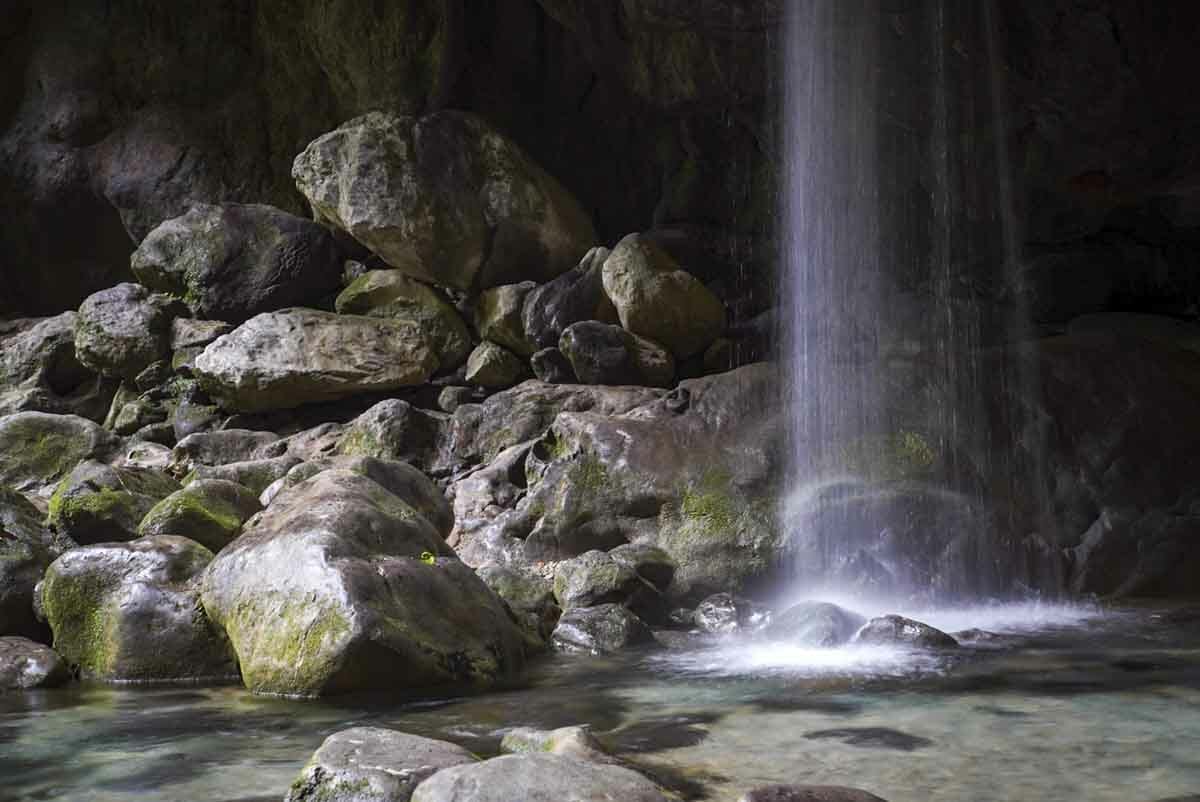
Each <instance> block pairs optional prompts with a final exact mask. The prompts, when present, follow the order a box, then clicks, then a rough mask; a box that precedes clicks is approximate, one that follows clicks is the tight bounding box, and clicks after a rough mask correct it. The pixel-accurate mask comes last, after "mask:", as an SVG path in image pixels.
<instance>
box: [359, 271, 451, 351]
mask: <svg viewBox="0 0 1200 802" xmlns="http://www.w3.org/2000/svg"><path fill="white" fill-rule="evenodd" d="M336 308H337V311H338V312H339V313H341V314H343V315H368V316H370V317H392V318H400V319H402V320H411V321H412V322H414V323H417V324H419V325H420V326H421V330H422V331H423V332H425V334H426V336H427V337H428V338H429V343H430V345H431V346H433V349H434V352H435V353H436V354H437V358H438V370H439V371H441V372H449V371H452V370H454V369H455V368H457V367H458V366H459V365H461V364H462V363H463V361H464V360H465V359H466V358H467V354H469V353H470V352H471V332H470V331H468V330H467V324H466V322H464V321H463V319H462V316H461V315H459V314H458V310H457V309H455V308H454V305H453V304H451V303H450V301H449V299H447V298H446V297H445V296H444V295H443V294H442V293H440V292H438V291H437V290H436V289H434V288H433V287H430V286H429V285H428V284H423V283H421V282H420V281H417V280H415V279H412V278H409V277H408V276H406V275H405V274H404V272H403V271H400V270H371V271H369V272H367V273H365V274H364V275H362V276H359V277H358V278H356V279H355V280H354V281H352V282H351V283H350V285H349V286H347V287H346V289H344V290H342V293H341V295H339V296H338V297H337V302H336Z"/></svg>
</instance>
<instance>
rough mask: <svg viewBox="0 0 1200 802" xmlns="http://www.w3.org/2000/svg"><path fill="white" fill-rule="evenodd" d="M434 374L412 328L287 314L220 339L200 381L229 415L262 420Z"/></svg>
mask: <svg viewBox="0 0 1200 802" xmlns="http://www.w3.org/2000/svg"><path fill="white" fill-rule="evenodd" d="M437 366H438V362H437V356H436V355H435V353H434V349H433V347H432V345H430V343H429V340H428V338H427V337H426V336H425V334H424V333H423V332H422V331H421V328H420V326H418V325H417V324H415V323H412V322H410V321H407V320H393V319H388V318H373V317H362V316H357V315H335V314H332V313H329V312H318V311H316V310H312V309H288V310H284V311H281V312H270V313H266V314H262V315H257V316H255V317H252V318H250V320H248V321H246V322H245V323H243V324H242V325H241V326H239V327H238V328H237V329H235V330H234V331H233V332H231V333H230V334H226V335H225V336H224V337H221V338H220V339H218V340H217V341H216V342H214V343H213V344H212V345H210V346H208V347H207V348H205V349H204V353H203V354H201V355H200V356H199V357H197V358H196V363H195V373H196V377H197V378H198V379H199V380H200V385H201V386H202V387H203V388H204V389H205V390H206V391H207V392H208V394H209V395H211V396H212V397H213V398H215V399H218V400H219V401H220V403H221V404H222V405H224V406H225V407H226V408H228V409H233V410H237V411H240V412H259V411H264V410H271V409H289V408H291V407H297V406H300V405H301V404H308V403H313V402H317V401H333V400H337V399H340V398H348V397H350V396H353V395H357V394H360V393H369V392H379V391H385V390H395V389H398V388H400V387H407V386H410V385H414V384H421V383H423V382H425V381H427V380H428V379H429V377H430V376H431V375H433V372H434V371H435V370H436V369H437Z"/></svg>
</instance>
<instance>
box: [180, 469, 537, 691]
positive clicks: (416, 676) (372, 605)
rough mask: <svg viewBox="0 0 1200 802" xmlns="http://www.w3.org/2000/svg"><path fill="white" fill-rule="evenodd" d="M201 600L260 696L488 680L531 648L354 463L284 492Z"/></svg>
mask: <svg viewBox="0 0 1200 802" xmlns="http://www.w3.org/2000/svg"><path fill="white" fill-rule="evenodd" d="M202 598H203V603H204V609H205V610H206V611H207V612H208V614H209V615H210V616H211V617H212V618H213V620H214V621H215V622H216V623H217V624H218V625H219V626H220V627H221V628H222V629H223V630H224V631H225V632H226V633H228V635H229V638H230V641H231V642H232V644H233V646H234V648H235V650H236V651H237V655H238V658H239V660H240V663H241V669H242V677H243V680H244V681H245V683H246V686H247V687H248V688H250V689H251V690H253V691H255V692H259V693H274V694H287V695H297V696H320V695H328V694H336V693H345V692H351V691H363V690H383V689H389V690H396V689H399V688H430V687H435V686H448V685H456V684H457V685H462V684H466V685H486V684H488V683H491V682H494V681H496V680H497V679H500V678H502V677H505V676H508V675H509V674H511V672H513V671H515V670H516V669H518V668H519V667H520V666H521V664H522V662H523V658H524V650H523V644H522V639H521V633H520V631H519V629H518V627H517V625H516V623H515V622H514V621H513V619H512V618H511V614H510V613H509V611H508V610H507V609H506V608H505V607H504V605H503V603H502V602H501V600H500V599H499V598H498V597H497V596H496V595H495V594H493V593H492V591H491V590H489V589H488V587H487V586H486V585H485V584H483V582H482V581H481V580H480V579H479V578H478V577H477V576H475V574H474V573H473V572H472V571H471V570H470V569H469V568H468V567H467V566H465V565H463V564H462V563H461V562H460V561H459V560H458V559H457V558H456V557H454V556H453V552H452V551H451V550H450V548H449V547H448V546H447V545H446V543H445V541H444V540H443V539H442V536H441V535H440V534H439V533H438V531H437V530H436V529H435V528H434V526H433V525H432V524H431V523H430V522H429V521H427V520H426V519H425V517H424V516H422V515H421V514H420V513H419V512H417V510H416V509H414V507H413V506H412V505H410V504H409V503H408V502H406V501H405V500H404V499H401V498H400V497H399V496H396V495H394V494H393V493H391V492H389V491H388V490H387V489H385V488H384V487H383V486H382V485H380V484H378V483H377V482H375V481H373V480H371V479H369V478H367V477H365V476H362V475H360V474H357V473H352V472H350V471H345V470H336V469H335V470H329V471H325V472H323V473H320V474H318V475H317V476H314V477H313V478H311V479H309V480H307V481H305V482H302V483H301V484H299V485H297V486H295V487H293V488H290V489H288V490H285V491H284V492H282V493H280V494H279V495H278V496H277V497H276V498H275V499H274V501H273V502H272V503H271V505H270V506H269V507H268V508H267V509H266V510H265V511H264V512H263V513H262V514H261V515H259V516H258V517H257V518H255V519H254V521H253V522H252V523H251V524H250V525H249V526H248V527H247V528H246V530H245V531H244V532H243V534H242V536H241V537H239V538H238V539H237V540H235V541H234V542H233V543H231V544H230V545H229V546H227V547H226V548H225V549H224V550H223V551H222V552H221V554H219V555H218V556H217V558H216V559H215V560H214V561H213V563H212V565H211V566H210V567H209V568H208V570H207V571H206V572H205V575H204V581H203V594H202Z"/></svg>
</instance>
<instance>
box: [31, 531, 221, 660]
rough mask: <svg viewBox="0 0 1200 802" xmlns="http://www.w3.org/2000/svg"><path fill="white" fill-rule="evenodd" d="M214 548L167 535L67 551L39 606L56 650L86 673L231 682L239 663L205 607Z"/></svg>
mask: <svg viewBox="0 0 1200 802" xmlns="http://www.w3.org/2000/svg"><path fill="white" fill-rule="evenodd" d="M210 560H212V552H210V551H209V550H208V549H206V548H204V547H203V546H201V545H200V544H198V543H195V542H193V541H190V540H188V539H186V538H182V537H172V536H167V535H161V536H157V537H146V538H142V539H140V540H134V541H131V542H129V543H105V544H100V545H94V546H84V547H82V548H78V549H72V550H71V551H68V552H66V553H65V554H63V555H62V556H61V557H59V558H58V559H57V560H55V561H54V563H53V564H52V565H51V566H50V568H49V569H48V570H47V571H46V578H45V580H44V581H43V583H42V588H41V608H42V610H43V611H44V613H45V616H46V621H47V622H48V623H49V624H50V628H51V629H52V630H53V631H54V648H55V650H56V651H58V653H59V654H61V655H62V656H63V659H64V660H66V661H67V662H68V663H69V664H71V665H72V666H74V667H77V668H78V669H79V670H80V672H81V673H82V674H83V676H85V677H91V678H95V679H103V680H116V681H152V680H185V679H186V680H201V679H208V680H212V679H226V678H229V677H230V676H236V674H237V662H236V661H235V659H234V656H233V653H232V650H231V649H230V648H229V644H228V643H227V642H226V640H225V639H224V637H223V636H222V635H221V634H220V633H219V632H218V631H217V630H215V629H214V628H213V627H212V625H211V624H210V623H209V620H208V618H207V617H206V616H205V614H204V611H203V610H202V609H201V608H200V604H199V593H198V589H197V587H196V580H197V578H198V575H199V574H200V572H201V571H203V570H204V568H205V566H206V565H208V563H209V561H210Z"/></svg>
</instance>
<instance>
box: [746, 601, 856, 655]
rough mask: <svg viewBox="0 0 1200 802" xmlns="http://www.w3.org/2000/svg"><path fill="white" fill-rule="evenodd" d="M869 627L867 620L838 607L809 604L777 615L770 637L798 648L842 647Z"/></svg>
mask: <svg viewBox="0 0 1200 802" xmlns="http://www.w3.org/2000/svg"><path fill="white" fill-rule="evenodd" d="M865 623H867V619H866V618H865V617H863V616H861V615H859V614H858V613H855V612H852V611H850V610H846V609H844V608H842V607H838V606H837V605H836V604H830V603H828V602H818V601H805V602H800V603H799V604H796V605H793V606H791V607H789V608H787V609H786V610H784V611H783V612H781V613H779V614H777V615H776V616H775V617H774V619H772V621H771V624H770V626H768V627H767V631H766V634H767V637H768V638H771V639H772V640H782V641H787V642H788V643H791V644H794V645H796V646H820V647H828V646H840V645H842V644H843V643H846V642H848V641H849V640H850V639H851V638H853V637H854V633H855V632H858V630H859V628H860V627H862V625H863V624H865Z"/></svg>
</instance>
